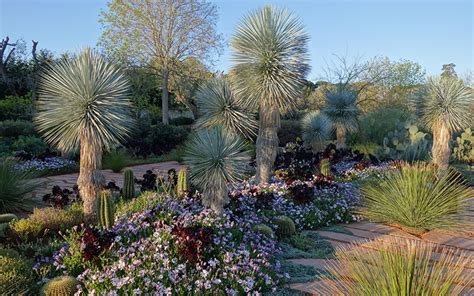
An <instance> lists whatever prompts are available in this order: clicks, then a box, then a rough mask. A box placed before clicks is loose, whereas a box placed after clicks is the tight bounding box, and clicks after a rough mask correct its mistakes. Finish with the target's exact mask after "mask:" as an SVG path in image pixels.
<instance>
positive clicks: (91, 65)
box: [34, 49, 133, 221]
mask: <svg viewBox="0 0 474 296" xmlns="http://www.w3.org/2000/svg"><path fill="white" fill-rule="evenodd" d="M40 78H41V79H40V81H39V84H38V96H39V98H38V101H37V114H36V116H35V118H34V121H35V123H36V125H37V128H38V131H39V132H40V133H41V134H42V135H43V137H44V138H45V139H46V141H48V142H49V143H50V144H51V145H53V146H56V147H57V148H58V149H59V150H61V151H64V152H72V151H75V150H76V149H77V148H80V171H79V178H78V180H77V184H78V185H79V191H80V194H81V197H82V199H83V200H84V214H85V216H86V220H88V221H93V220H95V218H96V198H97V195H98V191H99V189H100V187H101V186H102V185H103V184H104V183H105V180H104V178H103V176H102V174H101V172H100V168H101V161H102V152H103V151H104V150H105V151H107V150H110V149H111V148H112V147H113V145H115V144H117V143H119V142H121V141H123V140H124V139H125V138H126V137H127V136H128V135H129V132H130V128H131V127H132V126H133V121H132V118H131V116H130V113H131V112H130V111H131V102H130V100H129V99H128V94H129V82H128V79H127V78H126V76H125V75H124V73H123V72H122V71H121V70H120V69H119V68H118V67H117V66H115V65H113V64H110V63H108V62H106V61H105V60H104V58H102V57H101V56H99V55H97V54H96V53H94V52H93V51H91V50H90V49H85V50H84V51H83V52H82V53H81V54H80V55H78V56H77V57H75V58H74V59H72V60H63V61H61V62H59V63H56V64H51V65H50V66H49V67H47V68H46V69H45V70H44V72H42V73H41V74H40Z"/></svg>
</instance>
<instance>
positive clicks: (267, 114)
mask: <svg viewBox="0 0 474 296" xmlns="http://www.w3.org/2000/svg"><path fill="white" fill-rule="evenodd" d="M259 115H260V122H259V129H258V137H257V145H256V153H257V176H256V177H257V183H258V184H265V183H268V182H269V181H270V176H271V174H272V170H273V165H274V163H275V158H276V156H277V149H278V129H279V128H280V112H279V111H278V108H277V107H269V108H265V107H262V106H260V114H259Z"/></svg>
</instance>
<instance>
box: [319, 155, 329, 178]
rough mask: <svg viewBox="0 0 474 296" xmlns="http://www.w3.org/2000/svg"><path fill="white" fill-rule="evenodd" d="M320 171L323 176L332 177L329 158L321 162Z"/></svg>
mask: <svg viewBox="0 0 474 296" xmlns="http://www.w3.org/2000/svg"><path fill="white" fill-rule="evenodd" d="M319 171H320V172H321V174H322V175H323V176H326V177H327V176H329V175H331V166H330V163H329V158H323V159H321V161H320V162H319Z"/></svg>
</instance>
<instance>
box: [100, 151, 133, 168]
mask: <svg viewBox="0 0 474 296" xmlns="http://www.w3.org/2000/svg"><path fill="white" fill-rule="evenodd" d="M128 159H129V156H128V154H127V153H126V152H125V151H123V150H113V151H110V152H109V153H107V154H106V155H105V157H104V167H105V168H107V169H111V170H112V172H114V173H120V172H121V171H122V170H123V169H124V168H125V167H126V166H127V163H128Z"/></svg>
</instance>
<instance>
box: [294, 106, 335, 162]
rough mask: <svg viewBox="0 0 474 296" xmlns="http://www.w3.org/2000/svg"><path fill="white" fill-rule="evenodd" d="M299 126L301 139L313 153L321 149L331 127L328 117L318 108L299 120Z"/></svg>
mask: <svg viewBox="0 0 474 296" xmlns="http://www.w3.org/2000/svg"><path fill="white" fill-rule="evenodd" d="M301 128H302V131H303V133H302V138H303V141H304V143H305V144H306V145H308V146H310V147H311V149H312V150H313V153H317V152H320V151H322V150H323V149H324V147H325V144H326V141H327V140H328V139H329V135H330V133H331V129H332V128H331V121H330V120H329V118H328V117H327V116H326V115H324V114H322V113H321V112H319V110H318V111H313V112H310V113H308V114H306V115H305V116H304V117H303V119H302V120H301Z"/></svg>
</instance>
